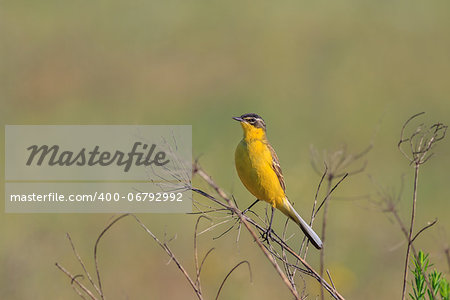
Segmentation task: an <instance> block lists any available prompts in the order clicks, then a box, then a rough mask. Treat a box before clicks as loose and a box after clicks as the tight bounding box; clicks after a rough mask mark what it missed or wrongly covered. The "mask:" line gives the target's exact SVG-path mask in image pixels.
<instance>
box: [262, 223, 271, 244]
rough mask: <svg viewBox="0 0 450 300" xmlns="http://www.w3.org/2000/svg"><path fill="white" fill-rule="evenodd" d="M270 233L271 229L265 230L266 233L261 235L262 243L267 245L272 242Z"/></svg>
mask: <svg viewBox="0 0 450 300" xmlns="http://www.w3.org/2000/svg"><path fill="white" fill-rule="evenodd" d="M272 232H273V231H272V228H271V227H269V228H267V229H266V231H265V232H264V233H263V234H262V235H261V238H262V242H267V243H268V244H270V240H273V238H272Z"/></svg>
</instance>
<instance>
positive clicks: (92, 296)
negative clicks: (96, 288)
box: [55, 263, 97, 300]
mask: <svg viewBox="0 0 450 300" xmlns="http://www.w3.org/2000/svg"><path fill="white" fill-rule="evenodd" d="M55 266H56V267H57V268H58V269H60V270H61V271H62V272H63V273H64V274H66V275H67V277H69V278H70V280H71V284H72V285H73V284H74V283H75V284H77V285H78V286H79V287H80V289H82V290H83V292H85V293H86V294H87V295H88V296H89V297H90V298H91V299H92V300H97V298H96V297H95V296H94V295H93V294H92V293H91V291H90V290H89V289H88V288H86V287H85V286H84V285H83V284H82V283H81V282H79V281H78V279H77V277H78V276H74V275H72V274H71V273H70V272H69V271H67V270H66V269H65V268H64V267H63V266H61V265H60V264H59V263H55Z"/></svg>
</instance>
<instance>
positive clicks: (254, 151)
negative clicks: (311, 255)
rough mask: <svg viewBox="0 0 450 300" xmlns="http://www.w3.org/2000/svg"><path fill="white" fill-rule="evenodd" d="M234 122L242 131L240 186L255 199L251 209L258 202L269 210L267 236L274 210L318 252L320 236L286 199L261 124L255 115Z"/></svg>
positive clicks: (237, 159)
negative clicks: (270, 214)
mask: <svg viewBox="0 0 450 300" xmlns="http://www.w3.org/2000/svg"><path fill="white" fill-rule="evenodd" d="M233 119H234V120H236V121H239V122H240V123H241V126H242V129H243V130H244V137H243V138H242V140H241V142H240V143H239V144H238V146H237V148H236V152H235V164H236V170H237V172H238V175H239V178H240V179H241V181H242V183H243V184H244V186H245V187H246V188H247V190H248V191H249V192H250V193H252V194H253V195H254V196H255V197H256V198H257V200H256V201H255V202H254V203H253V204H252V205H251V206H250V207H252V206H253V205H254V204H256V203H257V202H258V201H259V200H263V201H266V202H268V203H269V204H270V205H271V206H272V217H271V219H270V224H269V228H268V230H267V233H268V234H269V233H270V230H271V226H272V220H273V214H274V209H275V208H276V209H278V210H280V211H281V212H282V213H284V214H285V215H286V216H288V217H289V218H291V219H292V220H293V221H294V222H295V223H297V224H298V225H299V226H300V228H301V229H302V231H303V232H304V234H305V235H306V236H307V237H308V239H309V240H310V242H311V243H312V244H313V245H314V246H315V247H316V248H317V249H321V248H322V241H321V240H320V238H319V236H318V235H317V234H316V233H315V232H314V230H313V229H312V228H311V227H310V226H309V225H308V224H307V223H306V222H305V221H304V220H303V219H302V217H300V215H299V214H298V213H297V212H296V211H295V209H294V207H293V206H292V204H291V203H290V202H289V200H288V198H287V197H286V194H285V192H286V186H285V183H284V178H283V173H282V172H281V167H280V163H279V161H278V157H277V154H276V153H275V150H274V149H273V148H272V146H271V145H270V144H269V141H268V140H267V137H266V124H265V123H264V120H263V119H262V118H261V117H260V116H258V115H257V114H244V115H242V116H240V117H233ZM250 207H249V208H250ZM249 208H248V209H249ZM248 209H247V210H248Z"/></svg>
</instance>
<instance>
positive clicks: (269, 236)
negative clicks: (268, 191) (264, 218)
mask: <svg viewBox="0 0 450 300" xmlns="http://www.w3.org/2000/svg"><path fill="white" fill-rule="evenodd" d="M274 213H275V207H273V206H272V215H271V216H270V222H269V227H268V228H267V229H266V232H265V233H264V234H263V236H262V238H263V241H267V242H269V238H270V239H272V234H271V232H272V221H273V215H274Z"/></svg>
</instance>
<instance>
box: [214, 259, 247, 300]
mask: <svg viewBox="0 0 450 300" xmlns="http://www.w3.org/2000/svg"><path fill="white" fill-rule="evenodd" d="M242 264H247V266H248V272H249V273H250V282H252V268H251V267H250V263H249V262H248V261H246V260H244V261H241V262H240V263H238V264H237V265H235V266H234V267H233V268H232V269H231V270H230V272H228V274H227V276H225V278H224V279H223V281H222V283H221V284H220V287H219V290H218V291H217V294H216V300H217V299H219V295H220V292H221V291H222V288H223V285H224V284H225V282H226V281H227V279H228V277H230V275H231V273H233V271H234V270H236V269H237V268H238V267H239V266H240V265H242Z"/></svg>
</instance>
